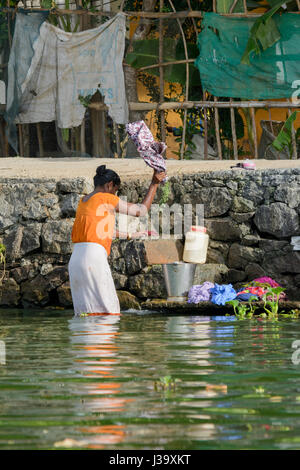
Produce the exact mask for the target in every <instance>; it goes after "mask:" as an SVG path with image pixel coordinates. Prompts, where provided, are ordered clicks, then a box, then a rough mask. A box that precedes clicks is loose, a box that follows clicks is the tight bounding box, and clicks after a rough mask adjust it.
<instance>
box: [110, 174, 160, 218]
mask: <svg viewBox="0 0 300 470" xmlns="http://www.w3.org/2000/svg"><path fill="white" fill-rule="evenodd" d="M165 177H166V173H165V172H164V171H162V172H158V171H154V173H153V177H152V181H151V183H150V186H149V189H148V191H147V194H146V196H145V197H144V199H143V202H142V203H141V204H134V203H132V202H126V201H122V199H120V200H119V203H118V205H117V206H116V211H117V212H120V214H127V215H132V216H134V217H142V216H144V215H146V214H147V212H148V210H149V209H150V207H151V204H152V202H153V199H154V197H155V194H156V191H157V188H158V186H159V184H160V183H161V182H162V181H163V180H164V178H165Z"/></svg>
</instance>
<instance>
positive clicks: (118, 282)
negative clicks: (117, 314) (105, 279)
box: [112, 271, 128, 289]
mask: <svg viewBox="0 0 300 470" xmlns="http://www.w3.org/2000/svg"><path fill="white" fill-rule="evenodd" d="M112 278H113V280H114V283H115V288H116V289H124V288H125V287H126V286H127V281H128V278H127V276H125V274H121V273H118V272H116V271H112Z"/></svg>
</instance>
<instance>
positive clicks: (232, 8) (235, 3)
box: [229, 0, 239, 13]
mask: <svg viewBox="0 0 300 470" xmlns="http://www.w3.org/2000/svg"><path fill="white" fill-rule="evenodd" d="M238 1H239V0H234V2H233V4H232V5H231V7H230V10H229V13H233V12H234V9H235V7H236V6H237V2H238Z"/></svg>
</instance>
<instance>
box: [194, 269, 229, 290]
mask: <svg viewBox="0 0 300 470" xmlns="http://www.w3.org/2000/svg"><path fill="white" fill-rule="evenodd" d="M227 274H228V268H227V266H226V265H225V264H197V266H196V271H195V276H194V282H193V284H194V285H195V284H203V283H204V282H205V281H209V282H216V283H217V284H222V283H223V282H225V281H226V278H227Z"/></svg>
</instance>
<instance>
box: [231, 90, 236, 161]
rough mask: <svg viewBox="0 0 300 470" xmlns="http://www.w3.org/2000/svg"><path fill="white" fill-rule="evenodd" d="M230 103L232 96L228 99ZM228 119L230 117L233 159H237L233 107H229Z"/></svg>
mask: <svg viewBox="0 0 300 470" xmlns="http://www.w3.org/2000/svg"><path fill="white" fill-rule="evenodd" d="M230 102H231V103H232V98H231V99H230ZM230 119H231V131H232V141H233V153H234V159H235V160H238V146H237V136H236V125H235V115H234V108H230Z"/></svg>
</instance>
